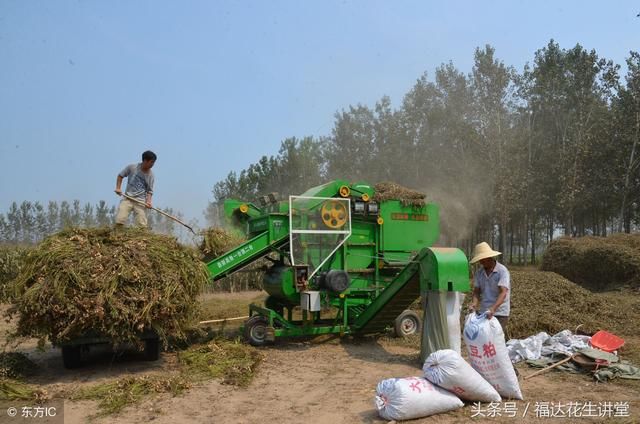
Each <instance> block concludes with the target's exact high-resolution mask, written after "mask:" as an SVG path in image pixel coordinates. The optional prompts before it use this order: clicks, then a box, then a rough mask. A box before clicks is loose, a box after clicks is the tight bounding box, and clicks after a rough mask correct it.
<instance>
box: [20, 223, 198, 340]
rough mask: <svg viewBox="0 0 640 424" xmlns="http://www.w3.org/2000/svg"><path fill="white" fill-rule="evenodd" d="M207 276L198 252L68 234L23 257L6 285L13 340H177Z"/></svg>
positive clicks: (172, 243) (168, 242)
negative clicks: (152, 335)
mask: <svg viewBox="0 0 640 424" xmlns="http://www.w3.org/2000/svg"><path fill="white" fill-rule="evenodd" d="M207 282H208V273H207V270H206V267H205V266H204V264H203V263H202V262H201V261H200V259H199V257H198V254H197V252H195V251H194V250H192V249H188V248H186V247H184V246H182V245H180V244H179V243H178V242H177V241H176V239H175V238H173V237H168V236H164V235H159V234H154V233H151V232H149V231H146V230H142V229H126V230H120V231H115V230H112V229H110V228H101V229H71V230H66V231H63V232H60V233H58V234H55V235H53V236H51V237H49V238H47V239H45V240H44V241H43V242H42V243H40V244H39V245H38V246H37V247H36V248H34V249H33V250H32V251H31V253H30V254H29V255H28V256H27V258H26V261H25V265H24V268H23V270H22V272H21V273H20V275H19V276H18V277H17V278H16V279H15V280H14V281H13V282H12V283H11V288H12V290H13V292H14V294H15V296H16V297H15V300H14V306H13V307H12V308H11V310H10V313H15V312H19V320H18V323H17V330H16V335H17V336H28V337H38V338H40V339H41V341H44V340H45V339H47V338H48V339H49V340H50V341H51V342H52V343H54V344H60V343H63V342H65V341H67V340H71V339H74V338H78V337H82V336H86V335H96V336H100V337H108V338H109V339H111V340H112V341H113V342H114V343H120V342H127V341H134V340H136V339H137V336H138V335H139V333H140V332H143V331H148V330H152V331H155V332H156V333H157V334H158V335H159V336H160V338H161V339H162V340H164V341H166V340H167V338H169V337H172V338H173V337H175V338H180V337H182V336H183V335H184V331H185V330H186V329H188V328H189V327H190V326H191V325H192V323H193V322H194V321H195V320H196V319H197V317H198V314H199V310H198V302H197V296H198V294H199V293H200V292H201V291H202V288H203V287H204V285H205V284H206V283H207Z"/></svg>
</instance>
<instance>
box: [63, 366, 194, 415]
mask: <svg viewBox="0 0 640 424" xmlns="http://www.w3.org/2000/svg"><path fill="white" fill-rule="evenodd" d="M191 387H192V384H191V383H190V382H189V381H188V380H187V379H186V378H185V377H184V376H183V375H173V376H169V377H164V376H149V375H143V376H140V377H125V378H121V379H119V380H116V381H109V382H107V383H101V384H96V385H93V386H90V387H86V388H82V389H79V390H78V391H77V392H76V393H74V394H73V396H72V397H71V400H96V401H98V409H99V411H98V414H97V416H105V415H110V414H115V413H118V412H120V411H122V410H123V409H124V408H126V407H127V406H130V405H134V404H137V403H139V402H140V401H141V400H143V399H144V398H145V397H147V396H149V395H154V394H160V393H170V394H171V395H173V396H178V395H180V394H182V393H183V392H184V391H185V390H188V389H189V388H191Z"/></svg>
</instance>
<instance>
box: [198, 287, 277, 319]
mask: <svg viewBox="0 0 640 424" xmlns="http://www.w3.org/2000/svg"><path fill="white" fill-rule="evenodd" d="M266 298H267V294H266V293H265V292H250V294H248V293H246V292H245V293H238V294H237V295H234V294H222V295H215V296H207V295H205V296H202V302H201V307H200V309H201V312H200V317H201V319H202V320H209V319H222V318H233V317H241V316H246V315H249V304H250V303H256V304H260V305H264V300H265V299H266ZM241 322H242V321H238V323H241Z"/></svg>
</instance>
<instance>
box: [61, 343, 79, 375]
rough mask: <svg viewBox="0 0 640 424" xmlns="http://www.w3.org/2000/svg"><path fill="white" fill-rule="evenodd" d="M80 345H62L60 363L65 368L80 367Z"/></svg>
mask: <svg viewBox="0 0 640 424" xmlns="http://www.w3.org/2000/svg"><path fill="white" fill-rule="evenodd" d="M81 352H82V346H81V345H73V346H62V363H63V364H64V367H65V368H66V369H69V370H72V369H75V368H79V367H80V362H81V356H82V355H81Z"/></svg>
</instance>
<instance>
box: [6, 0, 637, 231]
mask: <svg viewBox="0 0 640 424" xmlns="http://www.w3.org/2000/svg"><path fill="white" fill-rule="evenodd" d="M639 13H640V2H638V1H613V2H606V3H603V2H601V1H597V2H596V1H536V2H533V1H517V0H510V1H453V2H444V1H425V0H423V1H419V0H417V1H408V0H407V1H391V0H388V1H374V0H369V1H365V0H362V1H347V0H345V1H333V0H315V1H312V0H308V1H303V0H299V1H293V0H286V1H285V0H272V1H259V0H255V1H249V0H247V1H230V0H229V1H226V0H225V1H223V0H217V1H215V0H209V1H196V0H191V1H177V0H176V1H162V0H153V1H152V0H136V1H125V0H122V1H97V0H95V1H84V0H80V1H78V0H77V1H66V0H55V1H50V0H49V1H35V0H0V213H2V212H6V211H7V209H8V208H9V205H10V204H11V202H13V201H16V202H18V203H20V202H22V201H23V200H30V201H40V202H43V203H46V202H48V201H49V200H57V201H62V200H69V201H71V200H73V199H79V200H80V201H81V202H82V203H83V204H84V203H86V202H90V203H97V202H98V201H99V200H106V201H107V202H109V203H111V204H116V203H117V201H118V198H117V197H116V195H115V194H114V193H113V189H114V188H115V180H116V175H117V173H118V172H119V171H120V170H121V169H122V168H124V167H125V165H127V164H130V163H135V162H139V161H140V155H141V153H142V152H143V151H145V150H147V149H150V150H153V151H154V152H155V153H156V154H157V155H158V160H157V162H156V165H155V167H154V173H155V180H156V183H155V184H156V186H155V194H154V205H155V206H158V207H162V208H164V207H171V208H173V209H174V210H175V211H179V212H181V213H182V214H183V215H184V216H185V217H186V218H187V219H188V220H191V219H198V220H199V221H200V223H201V224H202V225H204V218H203V211H204V209H205V208H206V206H207V202H208V201H210V200H212V199H213V196H212V193H211V190H212V187H213V185H214V184H215V183H216V182H218V181H220V180H222V179H224V178H225V177H226V176H227V174H228V173H229V172H231V171H240V170H242V169H244V168H246V167H248V166H249V165H250V164H251V163H255V162H257V161H258V160H259V159H260V157H261V156H263V155H275V154H277V152H278V149H279V146H280V142H281V141H282V140H284V139H285V138H288V137H299V138H302V137H305V136H314V137H317V136H323V135H329V134H330V132H331V129H332V126H333V122H334V114H335V113H336V112H337V111H340V110H341V109H346V108H348V107H349V105H356V104H364V105H368V106H373V105H374V104H375V102H376V101H377V100H379V99H380V98H381V97H382V96H385V95H387V96H389V97H390V98H391V100H392V104H394V105H396V106H398V105H399V104H400V102H401V101H402V97H403V96H404V94H405V93H407V92H408V91H409V89H410V88H411V87H412V86H413V85H414V83H415V81H416V80H417V79H418V78H419V77H420V76H421V75H422V74H423V73H424V72H427V73H428V74H431V75H433V73H434V71H435V69H436V67H438V66H439V65H440V64H442V63H446V62H449V61H452V62H453V64H454V65H455V66H456V67H457V68H458V69H460V70H461V71H463V72H465V73H468V72H470V71H471V68H472V66H473V52H474V50H475V48H476V47H483V46H485V45H486V44H490V45H492V46H493V47H495V49H496V56H497V58H498V59H500V60H502V61H504V63H505V64H507V65H512V66H514V67H515V68H516V69H517V70H520V71H521V70H522V68H523V67H524V65H525V64H526V63H531V62H532V60H533V56H534V53H535V51H536V50H538V49H540V48H542V47H544V46H545V45H546V44H547V43H548V42H549V40H550V39H552V38H553V39H554V40H555V41H557V42H558V43H559V44H560V46H561V47H562V48H571V47H573V46H575V44H576V43H580V44H581V45H582V46H583V47H585V48H587V49H595V50H596V52H597V53H598V54H599V56H600V57H604V58H607V59H611V60H613V61H614V62H616V63H618V64H621V65H622V64H624V61H625V58H626V57H627V56H628V53H629V51H630V50H636V51H637V50H639V49H640V17H637V15H638V14H639ZM336 177H339V176H336ZM292 194H296V193H292Z"/></svg>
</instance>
